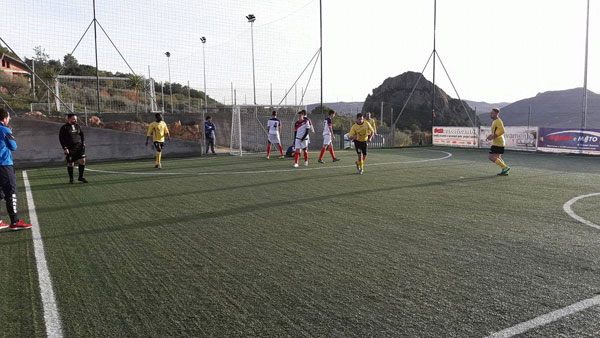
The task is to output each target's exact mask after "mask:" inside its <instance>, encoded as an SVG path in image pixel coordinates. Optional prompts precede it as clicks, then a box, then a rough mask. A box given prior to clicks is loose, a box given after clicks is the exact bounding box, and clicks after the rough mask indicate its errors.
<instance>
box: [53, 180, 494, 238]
mask: <svg viewBox="0 0 600 338" xmlns="http://www.w3.org/2000/svg"><path fill="white" fill-rule="evenodd" d="M352 175H353V176H354V175H355V174H352ZM495 179H499V178H498V177H497V176H496V175H493V176H490V175H486V176H479V177H472V178H463V179H451V180H445V181H433V182H427V183H420V184H412V185H397V186H392V187H385V188H377V189H362V190H352V191H351V192H349V191H344V192H340V193H335V194H329V195H324V196H319V197H308V198H301V199H292V200H283V201H269V202H263V203H256V204H250V205H246V206H241V207H237V208H231V209H226V210H219V211H207V212H199V213H194V214H190V215H184V216H181V217H168V218H163V219H154V220H150V221H144V222H135V223H129V224H123V225H118V226H112V227H108V228H103V229H91V230H83V231H77V232H71V233H66V234H60V235H49V236H44V239H57V238H67V237H76V236H89V235H101V234H107V233H114V232H120V231H127V230H138V229H145V228H153V227H160V226H163V225H173V224H176V223H186V222H191V221H205V220H210V219H214V218H221V217H228V216H236V215H241V214H245V213H255V212H257V211H261V210H266V209H272V208H278V207H279V208H280V207H288V206H290V205H296V206H297V205H302V204H305V203H311V204H314V203H319V202H325V201H328V200H332V199H336V198H344V197H348V194H349V193H352V194H354V195H365V194H374V193H383V192H393V191H399V190H404V189H414V188H427V187H433V186H441V187H444V186H448V185H453V184H457V183H458V184H462V183H473V182H482V181H488V180H495ZM500 179H501V178H500ZM290 181H291V180H290Z"/></svg>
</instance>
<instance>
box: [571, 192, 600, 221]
mask: <svg viewBox="0 0 600 338" xmlns="http://www.w3.org/2000/svg"><path fill="white" fill-rule="evenodd" d="M599 195H600V193H594V194H589V195H582V196H578V197H575V198H573V199H571V200H569V201H568V202H567V203H565V205H563V210H564V211H565V212H566V213H567V214H568V215H569V216H571V217H572V218H574V219H576V220H577V221H579V222H581V223H583V224H585V225H587V226H591V227H592V228H596V229H598V230H600V225H597V224H594V223H592V222H590V221H588V220H586V219H584V218H582V217H581V216H579V215H577V214H576V213H575V212H573V209H571V206H572V205H573V203H575V202H577V201H579V200H581V199H584V198H588V197H594V196H599Z"/></svg>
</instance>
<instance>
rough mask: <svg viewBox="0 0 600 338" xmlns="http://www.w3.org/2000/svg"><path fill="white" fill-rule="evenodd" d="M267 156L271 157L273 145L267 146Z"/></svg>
mask: <svg viewBox="0 0 600 338" xmlns="http://www.w3.org/2000/svg"><path fill="white" fill-rule="evenodd" d="M267 156H271V145H270V144H269V145H268V146H267Z"/></svg>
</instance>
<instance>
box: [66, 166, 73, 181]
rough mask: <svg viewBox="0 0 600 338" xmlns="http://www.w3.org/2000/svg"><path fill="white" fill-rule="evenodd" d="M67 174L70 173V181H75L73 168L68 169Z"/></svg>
mask: <svg viewBox="0 0 600 338" xmlns="http://www.w3.org/2000/svg"><path fill="white" fill-rule="evenodd" d="M67 172H68V173H69V179H70V180H71V181H72V180H73V167H67Z"/></svg>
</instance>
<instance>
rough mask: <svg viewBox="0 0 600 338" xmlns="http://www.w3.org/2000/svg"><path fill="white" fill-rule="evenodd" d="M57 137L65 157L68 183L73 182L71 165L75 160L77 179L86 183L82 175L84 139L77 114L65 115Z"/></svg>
mask: <svg viewBox="0 0 600 338" xmlns="http://www.w3.org/2000/svg"><path fill="white" fill-rule="evenodd" d="M58 139H59V141H60V145H61V146H62V149H63V152H64V154H65V156H66V157H67V171H68V173H69V183H71V184H73V167H74V166H75V162H77V164H78V166H79V178H78V179H77V180H78V181H79V182H81V183H88V181H87V180H86V179H85V178H84V177H83V172H84V171H85V163H86V160H85V143H84V140H85V139H84V137H83V131H82V130H81V127H80V126H79V124H77V115H75V114H72V113H71V114H68V115H67V123H66V124H65V125H64V126H62V127H61V128H60V132H59V134H58Z"/></svg>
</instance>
